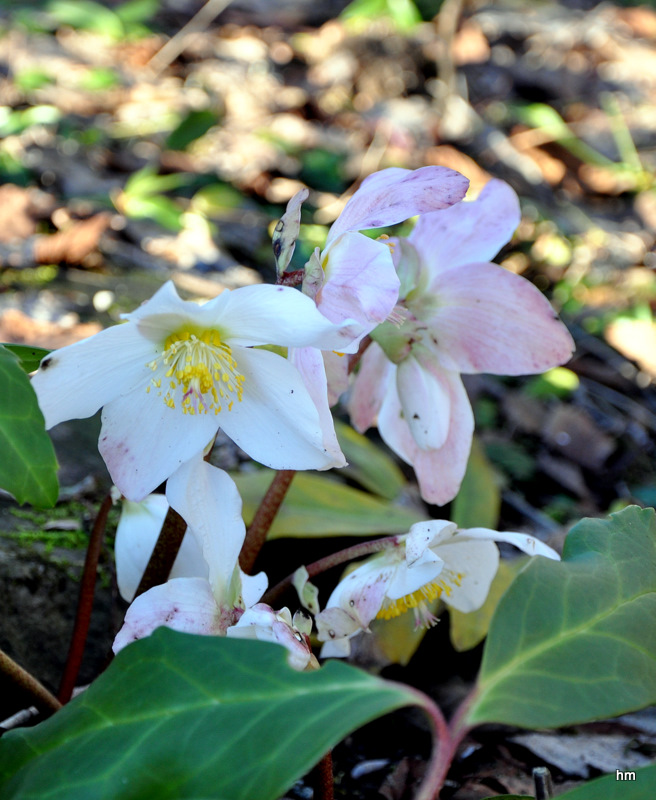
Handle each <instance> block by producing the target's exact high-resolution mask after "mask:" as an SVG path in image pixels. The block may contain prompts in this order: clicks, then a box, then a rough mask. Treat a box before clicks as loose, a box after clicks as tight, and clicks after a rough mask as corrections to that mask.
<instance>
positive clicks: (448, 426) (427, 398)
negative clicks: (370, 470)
mask: <svg viewBox="0 0 656 800" xmlns="http://www.w3.org/2000/svg"><path fill="white" fill-rule="evenodd" d="M519 221H520V211H519V203H518V200H517V196H516V195H515V193H514V192H513V190H512V189H511V188H510V187H509V186H508V185H507V184H505V183H503V182H502V181H498V180H493V181H490V182H489V183H488V184H487V186H486V187H485V188H484V190H483V192H482V193H481V195H480V197H479V199H478V200H475V201H473V202H462V203H458V204H456V205H453V206H451V207H450V208H445V209H444V210H442V211H436V212H434V213H430V214H425V215H423V216H421V217H420V218H419V220H418V222H417V225H416V226H415V228H414V230H413V231H412V233H411V234H410V236H409V237H408V238H407V239H399V240H393V242H394V244H395V250H394V260H395V262H396V265H397V270H398V273H399V276H400V279H401V290H400V299H401V302H400V304H399V306H398V307H397V309H396V313H397V315H398V319H397V320H396V321H395V322H384V323H382V324H381V325H380V326H379V327H378V328H376V329H375V330H374V331H373V332H372V334H371V337H372V338H373V339H374V343H373V344H372V345H371V346H370V347H369V348H368V349H367V351H366V352H365V354H364V356H363V358H362V360H361V363H360V369H359V372H358V375H357V377H356V379H355V382H354V384H353V387H352V392H351V395H350V399H349V411H350V414H351V421H352V423H353V425H354V427H355V428H356V429H357V430H358V431H360V432H364V431H365V430H366V429H367V428H369V427H370V426H371V425H374V424H376V425H377V426H378V430H379V431H380V435H381V437H382V438H383V439H384V441H385V442H386V444H387V445H388V446H389V447H390V448H391V449H392V450H394V452H396V453H397V454H398V455H399V456H400V457H401V458H402V459H403V460H404V461H406V462H407V463H408V464H411V465H412V466H413V467H414V469H415V472H416V474H417V479H418V482H419V488H420V490H421V494H422V497H423V498H424V499H425V500H427V501H428V502H430V503H436V504H438V505H443V504H444V503H447V502H448V501H450V500H451V499H453V497H455V495H456V494H457V492H458V489H459V488H460V483H461V482H462V479H463V476H464V474H465V469H466V466H467V459H468V456H469V451H470V448H471V441H472V433H473V430H474V417H473V414H472V410H471V406H470V404H469V400H468V397H467V392H466V391H465V388H464V386H463V383H462V380H461V378H460V375H461V374H474V373H479V372H489V373H492V374H496V375H526V374H532V373H539V372H544V371H545V370H547V369H550V368H551V367H555V366H557V365H559V364H563V363H565V362H566V361H567V360H568V359H569V357H570V356H571V353H572V351H573V349H574V343H573V340H572V337H571V336H570V334H569V332H568V331H567V329H566V328H565V326H564V325H563V324H562V323H561V322H560V320H559V319H558V317H557V316H556V314H555V313H554V311H553V309H552V308H551V306H550V304H549V302H548V301H547V299H546V298H545V297H544V296H543V295H542V294H541V292H540V291H539V290H538V289H537V288H536V287H535V286H533V284H531V283H530V282H529V281H527V280H526V279H525V278H522V277H521V276H519V275H514V274H513V273H511V272H509V271H508V270H505V269H503V268H502V267H499V266H497V265H496V264H492V263H490V262H489V259H491V258H492V257H494V255H495V254H496V253H497V251H498V250H499V249H500V248H501V247H502V246H503V245H504V244H505V243H506V242H508V241H509V240H510V238H511V237H512V234H513V232H514V230H515V229H516V227H517V225H518V224H519Z"/></svg>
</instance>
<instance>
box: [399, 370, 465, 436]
mask: <svg viewBox="0 0 656 800" xmlns="http://www.w3.org/2000/svg"><path fill="white" fill-rule="evenodd" d="M396 388H397V391H398V393H399V400H400V401H401V408H402V409H403V416H404V417H405V420H406V422H407V423H408V425H409V427H410V430H411V431H412V436H413V438H414V440H415V442H416V443H417V446H418V447H419V448H420V449H421V450H435V449H437V448H438V447H442V445H443V444H444V442H445V441H446V438H447V436H448V434H449V422H450V416H451V409H450V405H451V403H450V384H449V381H448V377H447V376H446V374H445V373H439V372H437V373H436V374H432V373H431V372H429V371H428V370H425V369H423V367H422V366H421V365H420V364H419V362H418V361H417V360H416V359H415V358H413V357H412V356H409V357H408V358H405V359H403V361H402V362H401V363H400V364H399V365H398V368H397V371H396Z"/></svg>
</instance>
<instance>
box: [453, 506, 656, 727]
mask: <svg viewBox="0 0 656 800" xmlns="http://www.w3.org/2000/svg"><path fill="white" fill-rule="evenodd" d="M654 619H656V513H655V512H654V509H652V508H649V509H640V508H638V507H637V506H629V507H628V508H626V509H624V510H623V511H619V512H618V513H616V514H611V516H610V519H608V520H601V519H584V520H582V521H581V522H580V523H579V524H578V525H576V526H575V527H574V528H573V529H572V531H571V532H570V533H569V535H568V537H567V540H566V543H565V550H564V553H563V561H562V563H561V562H557V561H551V560H549V559H545V558H535V559H533V560H532V561H531V563H530V564H529V565H528V566H527V567H526V568H525V569H524V570H523V571H522V572H521V573H520V574H519V575H518V576H517V578H516V579H515V581H514V582H513V584H512V585H511V586H510V588H509V589H508V591H507V592H506V593H505V595H504V596H503V598H502V599H501V602H500V603H499V606H498V607H497V610H496V613H495V615H494V618H493V620H492V624H491V626H490V631H489V633H488V638H487V642H486V646H485V652H484V655H483V664H482V667H481V673H480V676H479V679H478V686H477V689H476V691H475V699H474V703H473V704H472V706H471V707H470V709H469V711H468V714H467V722H468V724H470V725H479V724H481V723H484V722H502V723H506V724H509V725H520V726H522V727H526V728H544V727H559V726H562V725H572V724H574V723H579V722H587V721H590V720H594V719H603V718H605V717H611V716H616V715H618V714H623V713H626V712H628V711H633V710H635V709H638V708H642V707H644V706H648V705H651V704H652V703H655V702H656V627H655V626H654V624H653V623H654Z"/></svg>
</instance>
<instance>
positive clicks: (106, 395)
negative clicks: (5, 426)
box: [32, 282, 359, 500]
mask: <svg viewBox="0 0 656 800" xmlns="http://www.w3.org/2000/svg"><path fill="white" fill-rule="evenodd" d="M124 318H125V319H126V320H127V322H126V323H125V324H123V325H116V326H114V327H111V328H108V329H107V330H104V331H101V332H100V333H98V334H96V335H95V336H92V337H91V338H89V339H85V340H83V341H81V342H77V343H76V344H72V345H69V346H68V347H64V348H62V349H61V350H57V351H55V352H54V353H52V354H50V355H48V356H46V358H44V359H43V361H42V362H41V366H40V368H39V371H38V372H37V373H36V375H35V376H34V377H33V379H32V384H33V386H34V389H35V391H36V393H37V396H38V400H39V405H40V406H41V410H42V411H43V414H44V417H45V419H46V426H47V427H48V428H51V427H53V425H57V424H58V423H59V422H62V421H64V420H67V419H78V418H83V417H88V416H91V415H92V414H94V413H95V412H96V411H97V410H98V409H99V408H101V407H102V408H103V413H102V430H101V433H100V440H99V449H100V452H101V454H102V456H103V458H104V460H105V463H106V464H107V467H108V469H109V472H110V475H111V476H112V479H113V481H114V483H115V484H116V486H117V487H118V488H119V490H120V491H121V492H122V493H123V494H124V495H125V496H126V497H127V498H129V499H130V500H141V499H142V498H143V497H145V496H146V495H147V494H148V493H149V492H151V491H153V489H155V488H156V487H157V486H158V485H159V484H160V483H162V481H164V480H166V478H168V477H169V476H170V475H172V474H173V473H174V472H175V471H176V469H177V468H178V467H179V466H180V465H181V464H184V463H185V462H186V461H188V460H189V459H190V458H192V457H193V456H195V455H196V454H198V453H200V452H201V451H202V450H203V448H204V447H206V445H207V444H208V443H210V442H211V441H212V440H213V438H214V437H215V435H216V433H217V431H218V429H219V427H220V428H222V429H223V430H224V431H225V432H226V434H227V435H228V436H230V438H232V439H233V440H234V441H235V442H236V443H237V444H238V445H239V447H241V448H242V449H243V450H245V451H246V452H247V453H248V454H249V455H250V456H251V457H252V458H254V459H255V460H256V461H259V462H261V463H262V464H265V465H267V466H269V467H272V468H274V469H328V468H330V467H333V466H344V464H345V463H346V462H345V460H344V457H343V455H342V453H341V451H338V452H336V451H334V450H333V451H332V452H330V453H329V452H327V449H326V448H325V446H324V444H323V432H322V426H321V423H320V421H319V416H318V413H317V411H316V408H315V406H314V403H313V402H312V399H311V398H310V395H309V394H308V391H307V389H306V388H305V385H304V383H303V380H302V379H301V376H300V374H299V373H298V371H297V370H296V369H295V368H294V366H293V365H292V364H290V363H289V362H288V361H287V360H286V359H284V358H283V357H281V356H279V355H276V354H274V353H271V352H268V351H265V350H258V349H254V348H255V347H256V346H258V345H265V344H273V345H280V346H283V347H305V346H313V347H323V348H327V349H339V350H340V351H345V352H353V350H354V349H357V345H356V346H353V344H352V343H353V341H354V339H355V336H356V335H357V332H358V330H359V326H357V325H355V327H353V324H352V323H353V321H345V322H344V323H342V324H341V325H335V324H333V323H331V322H330V321H329V320H328V319H326V317H325V316H323V315H322V314H321V313H320V311H318V310H317V308H316V306H315V304H314V302H313V301H312V300H310V298H308V297H305V296H304V295H303V294H301V293H300V292H298V291H297V290H295V289H291V288H289V287H284V286H268V285H258V286H246V287H243V288H240V289H235V290H234V291H227V290H226V291H224V292H223V293H222V294H220V295H219V296H218V297H217V298H215V299H213V300H210V301H209V302H207V303H205V304H204V305H198V304H196V303H193V302H188V301H183V300H181V299H180V297H179V296H178V294H177V293H176V291H175V288H174V286H173V284H172V283H171V282H169V283H166V284H165V285H164V286H162V288H161V289H159V291H158V292H156V294H155V295H154V296H153V297H152V298H151V299H150V300H149V301H147V302H146V303H144V304H143V305H142V306H141V307H140V308H138V309H137V310H136V311H133V312H132V313H130V314H125V315H124Z"/></svg>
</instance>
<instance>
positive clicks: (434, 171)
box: [328, 167, 469, 242]
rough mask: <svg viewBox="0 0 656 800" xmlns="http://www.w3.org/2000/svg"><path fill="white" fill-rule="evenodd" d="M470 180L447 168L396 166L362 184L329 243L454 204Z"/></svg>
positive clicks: (342, 214) (350, 201)
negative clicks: (405, 167) (351, 232)
mask: <svg viewBox="0 0 656 800" xmlns="http://www.w3.org/2000/svg"><path fill="white" fill-rule="evenodd" d="M468 186H469V181H468V180H467V178H465V177H464V176H463V175H460V173H458V172H454V171H453V170H452V169H448V168H447V167H421V169H416V170H409V169H401V168H399V167H390V168H389V169H384V170H381V171H380V172H375V173H374V174H373V175H369V177H368V178H365V180H364V181H363V182H362V185H361V186H360V188H359V189H358V190H357V191H356V192H355V194H354V195H353V197H351V199H350V200H349V201H348V203H347V204H346V206H345V207H344V210H343V211H342V213H341V214H340V215H339V217H338V218H337V219H336V220H335V222H334V223H333V225H332V227H331V229H330V231H329V233H328V242H331V241H334V240H335V239H336V238H337V237H338V236H340V235H341V234H342V233H345V232H346V231H361V230H365V229H367V228H381V227H383V226H386V225H394V224H396V223H397V222H403V220H406V219H409V218H410V217H414V216H415V215H416V214H425V213H426V212H428V211H436V210H437V209H440V208H446V207H447V206H450V205H452V204H453V203H457V202H458V200H461V199H462V198H463V197H464V196H465V192H466V191H467V187H468Z"/></svg>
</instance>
